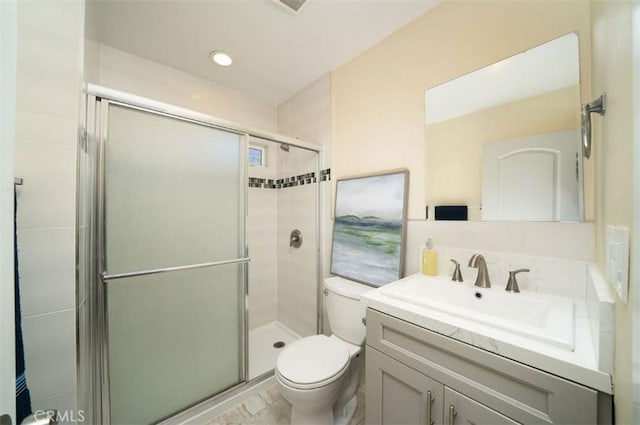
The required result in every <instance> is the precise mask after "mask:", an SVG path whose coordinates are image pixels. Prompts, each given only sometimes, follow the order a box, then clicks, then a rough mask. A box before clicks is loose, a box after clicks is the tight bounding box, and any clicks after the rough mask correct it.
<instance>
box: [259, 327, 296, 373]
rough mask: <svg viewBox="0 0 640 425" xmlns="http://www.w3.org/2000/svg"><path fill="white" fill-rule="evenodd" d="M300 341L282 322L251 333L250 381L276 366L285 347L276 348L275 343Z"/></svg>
mask: <svg viewBox="0 0 640 425" xmlns="http://www.w3.org/2000/svg"><path fill="white" fill-rule="evenodd" d="M297 339H300V335H298V334H296V333H295V332H293V331H292V330H291V329H289V328H287V327H286V326H285V325H283V324H282V323H280V322H277V321H276V322H271V323H267V324H266V325H262V326H260V327H258V328H255V329H252V330H250V331H249V379H253V378H255V377H258V376H260V375H262V374H263V373H266V372H268V371H270V370H272V369H273V368H274V367H275V366H276V359H277V358H278V354H280V352H281V351H282V349H283V348H284V347H281V348H276V347H274V346H273V344H274V343H275V342H278V341H282V342H284V343H285V344H287V345H288V344H290V343H291V342H293V341H295V340H297Z"/></svg>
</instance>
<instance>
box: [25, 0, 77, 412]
mask: <svg viewBox="0 0 640 425" xmlns="http://www.w3.org/2000/svg"><path fill="white" fill-rule="evenodd" d="M83 22H84V1H64V2H63V1H48V2H45V1H33V2H22V1H21V2H18V46H17V47H18V67H17V90H16V96H17V105H16V155H15V172H16V176H18V177H22V178H23V179H24V184H23V186H20V187H19V189H18V244H19V256H18V258H19V261H20V267H19V272H20V278H21V280H20V286H21V291H22V293H21V296H22V317H23V322H22V324H23V331H24V345H25V357H26V358H25V360H26V371H27V384H28V386H29V389H30V392H31V400H32V406H33V409H34V410H37V409H42V408H55V409H58V410H59V411H60V412H61V414H64V413H67V414H68V415H71V414H75V412H73V410H75V408H76V401H75V395H76V356H75V354H76V338H75V230H74V228H75V185H76V145H77V139H78V136H77V135H78V124H77V123H78V114H79V111H78V106H79V100H80V86H81V69H82V66H81V60H82V47H83V46H82V40H83ZM72 412H73V413H72ZM67 417H69V416H67ZM74 417H77V416H74Z"/></svg>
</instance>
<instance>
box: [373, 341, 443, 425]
mask: <svg viewBox="0 0 640 425" xmlns="http://www.w3.org/2000/svg"><path fill="white" fill-rule="evenodd" d="M366 362H367V365H366V373H367V377H366V379H367V381H366V382H367V391H366V394H367V395H366V397H367V402H366V415H365V417H366V419H367V423H370V424H394V425H395V424H397V425H400V424H403V425H404V424H406V425H414V424H428V423H429V422H430V420H432V421H433V423H434V425H441V424H442V423H443V422H442V418H443V406H444V385H442V384H441V383H440V382H438V381H434V380H433V379H431V378H429V377H428V376H425V375H422V374H421V373H417V372H416V371H415V370H413V369H411V368H410V367H408V366H405V365H404V364H402V363H400V362H399V361H397V360H394V359H392V358H391V357H389V356H386V355H384V354H382V353H380V352H379V351H376V350H370V349H367V354H366ZM369 382H375V383H376V384H377V385H371V386H369V384H368V383H369Z"/></svg>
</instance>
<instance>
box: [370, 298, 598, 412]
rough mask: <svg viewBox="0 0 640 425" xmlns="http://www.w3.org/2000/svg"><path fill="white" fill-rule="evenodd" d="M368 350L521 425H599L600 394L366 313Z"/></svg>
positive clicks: (419, 328)
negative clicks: (394, 360) (421, 374)
mask: <svg viewBox="0 0 640 425" xmlns="http://www.w3.org/2000/svg"><path fill="white" fill-rule="evenodd" d="M367 345H370V346H371V347H373V348H375V349H376V350H378V351H380V352H382V353H385V354H387V355H388V356H390V357H392V358H394V359H397V360H398V361H400V362H402V363H404V364H405V365H407V366H409V367H411V368H413V369H415V370H417V371H419V372H421V373H423V374H425V375H427V376H429V377H431V378H433V379H434V380H436V381H439V382H441V383H443V384H444V385H446V386H448V387H449V388H451V389H453V390H455V391H458V392H460V393H463V394H465V395H467V396H469V397H471V398H472V399H473V400H476V401H478V402H480V403H482V404H484V405H486V406H489V407H490V408H492V409H494V410H496V411H498V412H501V413H502V414H504V415H505V416H507V417H509V418H511V419H514V420H515V421H517V422H520V423H549V424H551V423H555V424H578V423H579V424H591V423H594V424H595V423H597V418H598V393H597V392H596V391H595V390H593V389H590V388H586V387H584V386H582V385H578V384H575V383H573V382H570V381H567V380H565V379H562V378H559V377H557V376H554V375H551V374H548V373H546V372H542V371H540V370H538V369H534V368H532V367H529V366H526V365H524V364H521V363H518V362H515V361H513V360H509V359H507V358H504V357H501V356H499V355H496V354H493V353H490V352H488V351H485V350H481V349H479V348H476V347H473V346H471V345H468V344H465V343H463V342H460V341H456V340H454V339H453V338H449V337H446V336H444V335H441V334H438V333H435V332H432V331H430V330H428V329H425V328H421V327H419V326H416V325H413V324H411V323H408V322H405V321H403V320H400V319H397V318H395V317H392V316H388V315H386V314H383V313H380V312H378V311H376V310H373V309H367Z"/></svg>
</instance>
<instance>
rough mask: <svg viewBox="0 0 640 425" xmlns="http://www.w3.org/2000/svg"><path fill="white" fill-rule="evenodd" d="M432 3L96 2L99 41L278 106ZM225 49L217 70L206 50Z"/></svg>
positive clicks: (405, 0) (321, 0)
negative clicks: (294, 6) (228, 62)
mask: <svg viewBox="0 0 640 425" xmlns="http://www.w3.org/2000/svg"><path fill="white" fill-rule="evenodd" d="M435 3H436V0H308V1H307V3H306V4H305V5H304V6H303V7H302V9H301V10H300V12H299V13H298V14H295V13H293V12H290V11H288V10H285V9H284V8H283V7H282V6H281V5H279V4H276V2H275V1H274V0H197V1H193V0H137V1H134V0H127V1H123V0H95V1H94V2H92V6H94V8H93V10H94V13H95V15H94V19H95V22H96V26H97V28H94V30H95V31H94V32H95V33H96V34H97V38H98V41H100V42H102V43H104V44H107V45H109V46H112V47H115V48H117V49H120V50H124V51H126V52H129V53H132V54H134V55H137V56H141V57H143V58H146V59H149V60H152V61H154V62H159V63H161V64H164V65H167V66H170V67H172V68H176V69H179V70H181V71H184V72H187V73H189V74H192V75H196V76H198V77H201V78H205V79H207V80H210V81H213V82H216V83H219V84H223V85H225V86H228V87H232V88H235V89H238V90H241V91H243V92H245V93H247V94H250V95H252V96H255V97H258V98H261V99H264V100H266V101H268V102H270V103H272V104H279V103H281V102H283V101H284V100H286V99H288V98H289V97H291V96H292V95H293V94H295V93H297V92H298V91H300V90H301V89H303V88H304V87H306V86H307V85H309V84H310V83H312V82H313V81H315V80H317V79H318V78H320V77H321V76H323V75H325V74H326V73H327V72H329V71H331V70H333V69H336V68H337V67H339V66H340V65H342V64H343V63H345V62H346V61H348V60H350V59H351V58H353V57H355V56H356V55H358V54H359V53H360V52H362V51H364V50H366V49H367V48H369V47H370V46H372V45H374V44H375V43H376V42H378V41H379V40H381V39H383V38H385V37H386V36H387V35H389V34H391V33H392V32H394V31H395V30H397V29H398V28H400V27H402V26H404V25H405V24H407V23H408V22H410V21H411V20H413V19H415V18H416V17H418V16H419V15H421V14H423V13H424V12H425V11H427V10H428V9H429V8H431V7H432V6H433V5H435ZM212 50H223V51H225V52H226V53H228V54H229V55H231V57H232V58H233V65H232V66H230V67H220V66H217V65H215V64H213V63H212V62H211V61H210V60H209V52H211V51H212Z"/></svg>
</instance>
